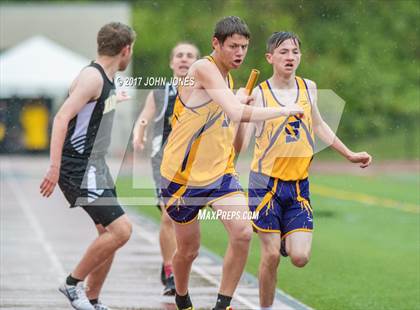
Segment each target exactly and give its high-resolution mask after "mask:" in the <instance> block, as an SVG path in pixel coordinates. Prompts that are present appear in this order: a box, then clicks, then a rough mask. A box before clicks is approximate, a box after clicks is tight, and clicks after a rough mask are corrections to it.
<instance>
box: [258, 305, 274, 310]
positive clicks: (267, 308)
mask: <svg viewBox="0 0 420 310" xmlns="http://www.w3.org/2000/svg"><path fill="white" fill-rule="evenodd" d="M260 309H261V310H272V309H271V306H270V307H261V308H260Z"/></svg>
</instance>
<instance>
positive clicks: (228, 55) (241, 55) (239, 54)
mask: <svg viewBox="0 0 420 310" xmlns="http://www.w3.org/2000/svg"><path fill="white" fill-rule="evenodd" d="M248 44H249V39H247V38H246V37H244V36H242V35H239V34H236V33H235V34H234V35H233V36H231V37H227V38H226V40H225V42H223V44H220V42H219V41H218V40H217V39H216V38H214V39H213V46H214V49H215V50H216V52H217V53H218V54H220V56H221V57H220V59H221V60H222V62H223V64H224V66H225V67H226V68H228V69H229V70H230V69H237V68H239V67H240V66H241V64H242V63H243V61H244V59H245V56H246V53H247V51H248Z"/></svg>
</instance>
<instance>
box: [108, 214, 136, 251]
mask: <svg viewBox="0 0 420 310" xmlns="http://www.w3.org/2000/svg"><path fill="white" fill-rule="evenodd" d="M132 231H133V227H132V224H131V222H130V221H129V220H128V218H126V219H122V220H121V221H120V223H118V226H117V227H115V228H114V229H113V230H112V231H111V233H112V234H113V236H114V240H115V242H117V244H118V247H122V246H123V245H124V244H125V243H126V242H127V241H128V240H129V239H130V236H131V233H132Z"/></svg>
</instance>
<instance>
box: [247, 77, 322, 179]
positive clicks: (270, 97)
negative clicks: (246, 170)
mask: <svg viewBox="0 0 420 310" xmlns="http://www.w3.org/2000/svg"><path fill="white" fill-rule="evenodd" d="M296 86H297V97H296V101H295V103H296V104H298V105H299V106H301V107H302V108H303V110H304V116H303V117H302V118H300V117H298V116H289V117H286V116H284V117H279V118H275V119H272V120H268V121H265V122H264V124H263V126H262V129H260V132H257V133H256V140H255V148H254V157H253V160H252V164H251V170H252V171H254V172H258V173H262V174H265V175H268V176H270V177H275V178H278V179H280V180H283V181H296V180H302V179H305V178H307V177H308V170H309V166H310V163H311V161H312V157H313V152H314V134H313V130H312V114H311V113H312V105H311V98H310V94H309V91H308V87H307V84H306V82H305V80H304V79H302V78H300V77H296ZM258 88H259V91H260V92H261V95H262V100H263V104H264V106H267V107H279V106H284V104H283V103H282V102H280V100H278V98H277V97H276V95H275V93H274V92H273V89H272V87H271V85H270V83H269V81H268V80H266V81H264V82H262V83H261V84H259V85H258Z"/></svg>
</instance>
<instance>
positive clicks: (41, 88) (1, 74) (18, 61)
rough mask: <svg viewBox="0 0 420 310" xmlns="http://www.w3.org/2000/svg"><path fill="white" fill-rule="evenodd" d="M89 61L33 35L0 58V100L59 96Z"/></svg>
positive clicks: (62, 94) (63, 93)
mask: <svg viewBox="0 0 420 310" xmlns="http://www.w3.org/2000/svg"><path fill="white" fill-rule="evenodd" d="M88 64H89V60H88V59H87V58H84V57H83V56H80V55H78V54H76V53H74V52H73V51H71V50H69V49H67V48H65V47H62V46H61V45H59V44H57V43H55V42H53V41H51V40H49V39H47V38H45V37H43V36H34V37H32V38H29V39H28V40H25V41H23V42H22V43H20V44H18V45H17V46H15V47H13V48H11V49H9V50H7V51H6V52H4V53H2V54H1V55H0V97H1V98H7V97H11V96H19V97H29V96H52V97H63V96H64V95H65V94H66V93H67V90H68V88H69V86H70V84H71V82H72V80H73V79H74V78H75V77H76V76H77V74H78V73H79V72H80V70H81V69H82V68H83V67H84V66H86V65H88Z"/></svg>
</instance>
